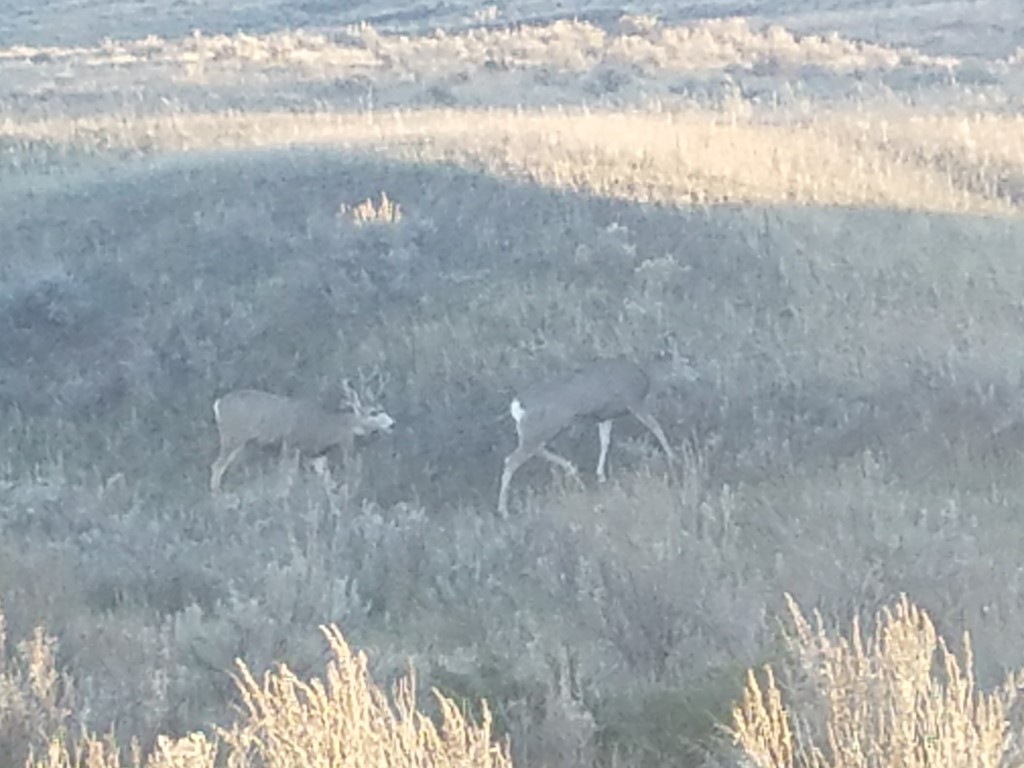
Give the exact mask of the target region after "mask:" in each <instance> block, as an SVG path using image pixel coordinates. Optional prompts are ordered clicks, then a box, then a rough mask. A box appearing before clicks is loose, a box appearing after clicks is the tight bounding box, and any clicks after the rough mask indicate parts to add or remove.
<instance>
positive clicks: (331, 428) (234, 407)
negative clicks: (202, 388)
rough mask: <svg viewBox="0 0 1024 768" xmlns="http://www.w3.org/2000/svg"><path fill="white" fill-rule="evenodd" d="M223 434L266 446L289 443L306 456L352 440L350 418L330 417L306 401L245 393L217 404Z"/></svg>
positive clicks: (236, 394) (236, 393)
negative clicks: (350, 436) (350, 438)
mask: <svg viewBox="0 0 1024 768" xmlns="http://www.w3.org/2000/svg"><path fill="white" fill-rule="evenodd" d="M215 411H216V416H217V425H218V427H219V428H220V431H221V434H222V435H225V436H226V437H228V438H229V439H232V440H235V441H238V440H246V441H248V440H253V441H256V442H258V443H262V444H270V443H277V442H281V441H285V442H287V443H289V444H290V445H293V446H294V447H295V448H298V449H299V450H301V451H303V452H305V453H320V452H323V451H326V450H327V449H328V448H330V447H331V446H333V445H337V444H338V443H340V442H343V441H344V440H345V439H347V438H348V437H349V435H348V432H350V431H351V430H350V425H349V424H348V421H347V415H346V414H337V413H329V412H327V411H325V410H323V409H322V408H320V407H318V406H316V405H314V404H313V403H309V402H306V401H303V400H296V399H293V398H290V397H284V396H282V395H274V394H271V393H270V392H261V391H259V390H255V389H242V390H236V391H234V392H230V393H228V394H227V395H224V397H222V398H220V399H219V400H218V401H217V407H216V409H215Z"/></svg>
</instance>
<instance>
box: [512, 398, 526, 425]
mask: <svg viewBox="0 0 1024 768" xmlns="http://www.w3.org/2000/svg"><path fill="white" fill-rule="evenodd" d="M508 410H509V413H511V414H512V418H513V419H515V420H516V424H518V423H519V422H520V421H522V420H523V416H525V415H526V409H525V408H523V404H522V403H520V402H519V398H518V397H517V398H516V399H515V400H513V401H512V405H510V406H509V409H508Z"/></svg>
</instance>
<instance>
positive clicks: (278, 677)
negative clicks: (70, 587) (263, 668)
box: [3, 626, 512, 768]
mask: <svg viewBox="0 0 1024 768" xmlns="http://www.w3.org/2000/svg"><path fill="white" fill-rule="evenodd" d="M323 631H324V635H325V636H326V637H327V642H328V645H329V647H330V650H331V653H332V658H331V660H330V661H329V662H328V664H327V671H326V676H325V679H323V680H320V679H313V680H310V681H309V682H304V681H302V680H300V679H299V678H298V677H297V676H296V675H295V673H294V672H292V671H291V670H290V669H289V668H288V667H287V666H285V665H284V664H281V665H279V666H278V667H277V669H276V670H275V671H271V672H267V673H265V674H264V675H263V677H262V679H260V680H257V679H256V678H255V677H254V676H253V674H252V673H251V672H250V670H249V668H248V667H247V666H246V665H245V664H244V663H243V662H241V661H239V662H238V667H239V672H238V674H237V676H236V677H235V682H236V683H237V685H238V690H239V693H240V695H241V698H242V702H243V713H242V716H241V718H240V719H239V720H238V721H237V722H236V723H235V724H234V725H233V726H232V727H230V728H225V729H217V731H218V736H219V739H212V738H210V737H208V736H206V735H204V734H202V733H198V732H196V733H191V734H189V735H187V736H184V737H181V738H169V737H166V736H160V737H158V738H157V740H156V744H155V746H154V748H153V750H152V751H151V753H150V754H149V755H148V756H145V757H143V754H142V751H141V750H140V749H139V747H138V745H135V746H134V747H133V750H132V757H131V761H130V763H129V764H130V765H133V766H135V767H136V768H141V766H145V767H146V768H213V767H214V766H215V765H226V766H228V768H257V766H259V767H264V766H265V767H267V768H269V767H270V766H282V767H283V766H304V768H366V767H367V766H393V767H394V768H404V767H406V766H407V767H408V768H511V765H512V762H511V758H510V757H509V750H508V746H507V744H506V745H501V744H498V743H496V742H495V740H494V738H493V737H492V734H491V715H490V710H489V709H488V708H487V703H486V702H482V703H481V712H482V715H481V721H480V723H479V724H476V723H474V722H472V720H471V719H469V718H468V717H467V716H466V715H465V713H464V712H463V710H462V709H461V708H460V707H459V706H457V705H456V704H455V702H453V701H452V700H450V699H448V698H445V697H444V696H442V695H441V694H440V693H437V692H436V691H435V696H436V704H437V706H438V709H439V710H440V720H441V725H440V728H439V727H438V726H435V725H434V722H433V720H431V718H430V717H428V716H427V715H425V714H423V712H422V711H421V710H420V709H419V708H418V707H417V703H416V697H415V688H416V685H415V678H414V676H413V674H412V672H410V673H409V675H408V676H407V677H405V678H403V679H401V680H399V681H398V683H396V685H395V687H394V694H393V697H389V696H388V695H387V694H386V693H385V692H384V691H383V690H381V689H380V688H379V687H378V686H377V685H376V684H375V683H374V682H373V681H372V680H371V679H370V674H369V671H368V669H367V658H366V655H365V654H363V653H357V652H355V651H353V650H352V649H351V648H350V647H349V645H348V643H347V642H345V639H344V637H343V636H342V634H341V632H340V631H339V630H338V628H337V627H334V626H332V627H325V628H324V630H323ZM41 669H42V670H43V671H44V672H45V673H46V674H48V675H51V676H52V675H55V674H56V673H55V672H54V669H55V665H54V663H53V659H52V657H49V658H47V659H46V660H45V663H44V664H42V666H41ZM3 711H4V713H5V714H7V715H10V714H12V711H11V710H10V709H8V708H6V707H5V708H4V710H3ZM47 735H48V736H50V739H49V743H48V744H47V745H46V747H45V748H42V749H40V752H41V753H42V754H41V755H40V756H39V757H37V758H36V759H34V760H30V761H29V762H28V763H27V765H28V766H32V767H33V768H118V767H119V766H121V765H124V762H123V760H122V757H121V755H120V753H119V751H118V749H117V747H116V745H115V744H114V743H113V742H112V740H111V739H108V738H98V737H95V736H92V735H88V734H87V735H85V736H83V737H81V738H68V737H67V736H65V735H63V734H62V733H59V732H54V733H49V734H48V733H46V732H44V733H41V734H39V736H40V737H41V739H40V740H41V742H42V743H44V744H45V743H46V736H47ZM37 743H38V742H37Z"/></svg>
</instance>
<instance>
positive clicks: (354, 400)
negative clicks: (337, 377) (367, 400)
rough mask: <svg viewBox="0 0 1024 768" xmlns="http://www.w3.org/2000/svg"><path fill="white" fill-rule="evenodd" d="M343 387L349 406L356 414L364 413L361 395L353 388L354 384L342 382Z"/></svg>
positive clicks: (346, 381)
mask: <svg viewBox="0 0 1024 768" xmlns="http://www.w3.org/2000/svg"><path fill="white" fill-rule="evenodd" d="M341 387H342V389H343V390H344V391H345V399H346V401H347V403H348V405H350V406H352V410H353V411H355V412H356V413H362V412H363V401H362V400H361V399H360V397H359V393H358V392H356V391H355V390H354V389H353V388H352V382H350V381H349V380H348V379H345V380H344V381H343V382H341Z"/></svg>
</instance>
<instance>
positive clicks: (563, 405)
mask: <svg viewBox="0 0 1024 768" xmlns="http://www.w3.org/2000/svg"><path fill="white" fill-rule="evenodd" d="M650 388H651V385H650V380H649V379H648V376H647V374H646V373H645V372H644V370H643V368H641V367H640V366H639V365H637V364H636V363H634V362H632V361H631V360H629V359H627V358H624V357H614V358H607V359H603V360H598V361H596V362H593V363H590V364H589V365H586V366H583V367H581V368H579V369H577V370H576V371H574V372H573V373H571V374H569V375H568V376H565V377H563V378H562V379H560V380H558V381H555V382H551V383H549V384H547V385H544V386H540V387H536V388H533V389H530V390H527V391H526V392H524V393H523V394H522V395H521V396H520V398H519V399H520V402H521V403H522V405H523V407H524V408H525V409H526V411H527V413H530V412H531V411H533V412H534V413H535V414H538V415H539V414H540V412H541V411H543V412H544V413H546V414H550V415H552V416H553V415H556V414H557V415H559V416H563V417H565V416H569V415H574V416H580V417H592V418H595V419H598V420H600V421H606V420H609V419H614V418H616V417H618V416H623V415H625V414H627V413H628V412H629V410H630V408H632V407H633V406H635V405H638V404H639V403H641V402H643V401H644V400H645V399H646V397H647V394H648V392H649V391H650Z"/></svg>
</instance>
